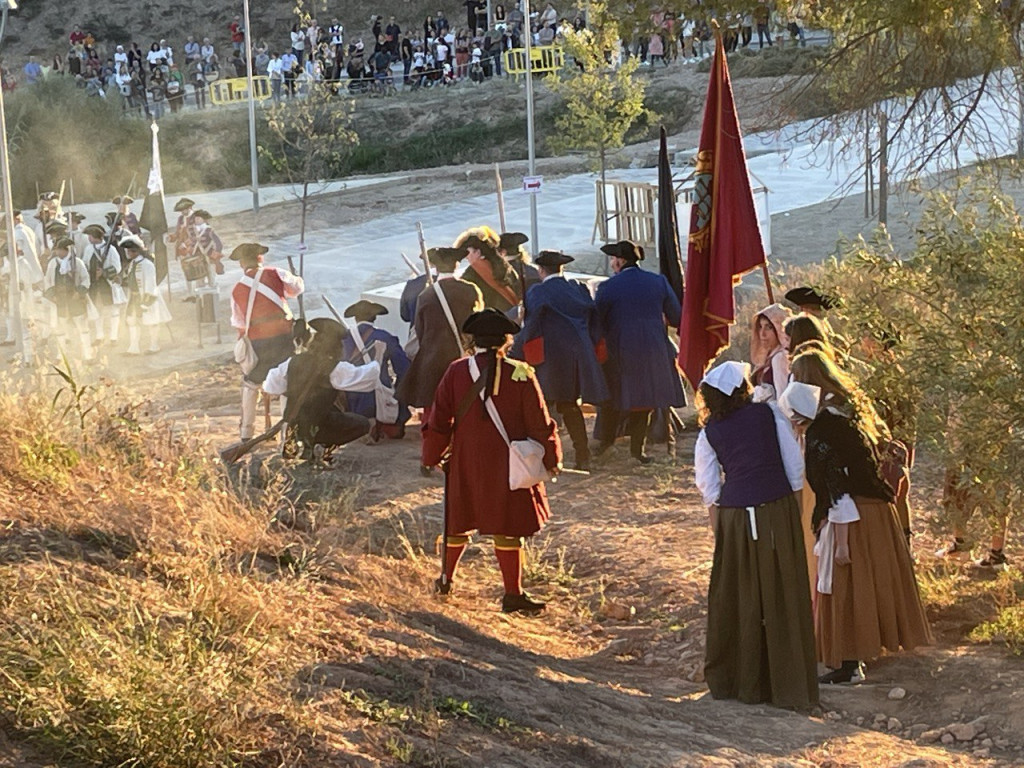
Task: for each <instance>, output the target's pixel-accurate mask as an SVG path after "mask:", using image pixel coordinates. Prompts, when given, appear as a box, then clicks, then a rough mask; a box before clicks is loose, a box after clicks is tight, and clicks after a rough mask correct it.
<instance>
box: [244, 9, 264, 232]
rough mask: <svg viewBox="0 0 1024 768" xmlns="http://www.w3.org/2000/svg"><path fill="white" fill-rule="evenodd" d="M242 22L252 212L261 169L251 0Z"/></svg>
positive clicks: (256, 205)
mask: <svg viewBox="0 0 1024 768" xmlns="http://www.w3.org/2000/svg"><path fill="white" fill-rule="evenodd" d="M242 13H243V18H242V23H243V24H245V79H246V89H247V92H248V95H249V98H248V99H247V100H246V101H247V102H248V107H249V175H250V177H251V185H252V212H253V213H259V212H260V169H259V154H258V150H257V149H256V96H255V94H254V93H253V88H255V85H256V84H255V82H254V81H253V76H252V33H251V32H250V27H249V0H243V3H242Z"/></svg>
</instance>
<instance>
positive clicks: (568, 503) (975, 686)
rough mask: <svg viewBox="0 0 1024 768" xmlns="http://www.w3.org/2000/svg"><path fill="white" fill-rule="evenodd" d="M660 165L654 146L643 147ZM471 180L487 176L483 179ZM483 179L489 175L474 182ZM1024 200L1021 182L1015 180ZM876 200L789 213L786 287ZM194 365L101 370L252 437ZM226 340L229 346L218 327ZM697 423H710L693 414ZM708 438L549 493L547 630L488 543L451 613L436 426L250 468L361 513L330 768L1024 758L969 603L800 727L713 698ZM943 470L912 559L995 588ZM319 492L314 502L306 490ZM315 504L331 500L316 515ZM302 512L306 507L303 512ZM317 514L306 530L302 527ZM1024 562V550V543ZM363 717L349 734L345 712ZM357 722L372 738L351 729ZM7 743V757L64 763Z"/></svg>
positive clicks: (323, 680)
mask: <svg viewBox="0 0 1024 768" xmlns="http://www.w3.org/2000/svg"><path fill="white" fill-rule="evenodd" d="M636 151H638V152H639V151H643V150H636ZM580 163H582V161H581V160H579V159H573V158H569V159H560V160H559V161H551V165H552V167H550V168H545V172H546V173H550V174H554V173H557V172H564V173H568V172H576V171H577V170H579V164H580ZM467 171H468V176H467ZM489 173H490V169H489V167H488V166H480V167H479V168H477V167H469V168H465V167H460V168H458V169H449V170H446V171H444V172H438V171H432V172H431V173H430V182H431V188H432V189H433V190H434V191H437V185H438V183H439V177H440V178H444V179H447V183H448V184H449V185H450V186H449V189H455V188H456V186H455V185H456V184H458V189H460V190H461V191H462V193H464V194H473V193H476V192H485V191H487V190H488V189H489V188H490V183H491V179H490V177H489ZM467 178H468V179H469V181H468V183H467ZM425 182H426V177H423V178H420V177H418V176H414V178H413V180H412V181H410V182H409V183H407V184H404V185H401V186H395V187H391V188H381V189H375V190H373V191H372V192H370V193H367V192H360V193H359V194H358V195H357V194H355V193H345V192H343V193H340V194H339V195H336V196H333V197H332V198H329V199H325V200H324V201H322V202H320V203H319V204H318V206H317V207H316V209H315V210H314V212H313V214H312V216H313V219H312V222H311V228H313V229H316V228H317V227H319V226H326V225H327V224H328V223H329V224H330V225H331V226H337V225H338V224H343V223H346V222H356V221H363V220H367V219H374V218H378V217H380V216H382V215H386V212H387V211H388V209H389V207H391V206H402V205H405V204H407V203H409V202H410V201H412V200H413V199H420V200H421V199H422V195H423V188H424V187H423V186H421V185H425ZM1007 189H1008V191H1011V192H1013V193H1014V194H1019V193H1020V188H1019V185H1007ZM904 208H905V210H906V211H907V214H906V216H904V214H903V213H896V214H894V215H893V218H892V221H893V222H894V224H893V225H892V226H891V230H892V232H893V236H894V238H896V240H897V241H898V242H902V243H906V242H909V234H910V233H911V232H912V221H913V216H914V215H916V212H919V210H920V202H919V198H917V197H916V196H907V198H906V201H905V205H903V203H902V202H901V204H900V205H899V206H897V211H902V210H903V209H904ZM295 215H296V212H295V208H294V206H291V207H289V206H278V207H271V208H267V209H265V210H264V211H263V212H262V213H261V214H260V217H259V221H258V222H256V221H254V220H253V219H252V217H251V216H250V215H248V214H239V215H236V216H232V217H225V219H223V220H222V221H221V222H220V226H221V227H223V230H222V234H224V235H225V236H226V239H229V238H230V237H231V236H232V235H234V234H236V233H242V232H251V231H256V230H258V231H259V232H261V233H264V232H265V233H267V234H268V235H277V234H281V233H283V232H284V231H286V230H287V228H289V227H290V226H291V222H293V221H294V218H295ZM871 226H872V225H871V222H867V223H865V221H864V219H863V212H862V201H861V200H860V199H858V198H849V199H847V200H845V201H843V202H842V203H841V204H839V205H838V206H833V205H832V204H823V205H820V206H814V207H812V208H808V209H803V210H800V211H794V212H792V213H791V214H789V215H788V216H779V217H776V219H775V221H774V222H773V230H774V248H775V252H776V254H777V259H776V261H777V266H775V267H773V269H775V270H777V272H778V273H779V275H781V277H780V282H784V281H785V277H784V274H785V270H786V268H787V267H788V266H792V265H799V264H806V263H812V262H816V261H819V260H821V259H822V258H823V257H825V256H827V255H828V254H829V253H831V251H832V249H833V247H834V243H835V239H836V237H837V235H838V234H839V233H842V234H844V235H847V236H852V235H855V234H857V233H858V232H868V231H869V230H870V228H871ZM172 331H173V334H174V336H175V338H176V339H179V340H186V339H187V342H178V343H176V344H175V345H174V346H175V349H174V351H173V352H167V353H164V354H161V355H158V356H154V357H143V358H124V357H121V356H118V355H108V356H107V359H106V361H105V363H104V364H103V365H101V366H98V367H96V368H92V369H89V370H88V371H86V372H85V373H84V376H85V378H86V379H88V380H91V381H94V382H109V381H110V380H116V381H118V383H117V384H116V385H115V384H109V386H111V387H115V388H123V389H124V390H125V395H124V396H128V397H131V398H139V399H141V398H145V399H148V400H149V401H150V402H151V404H152V408H151V409H150V410H151V413H152V414H153V415H154V417H157V416H159V417H160V418H164V419H170V420H171V421H172V422H173V423H174V424H175V425H176V426H177V427H178V429H180V430H182V431H188V432H190V433H193V434H196V435H199V436H200V437H201V438H203V439H204V440H205V441H207V442H208V447H209V450H210V451H211V453H213V452H215V450H216V449H217V448H218V447H224V446H226V445H227V444H229V443H231V442H232V441H233V439H234V435H235V433H236V429H237V427H236V423H237V413H238V404H237V400H238V396H237V380H238V375H237V370H236V369H235V367H234V366H233V365H232V364H230V363H229V362H228V360H227V357H226V351H227V348H228V346H229V344H228V342H229V339H230V334H229V333H228V332H227V330H226V328H225V332H224V343H222V344H221V345H219V346H218V345H215V344H213V339H212V338H208V341H207V345H206V348H205V349H203V350H199V349H198V348H197V347H196V346H195V344H194V338H195V337H194V326H193V325H192V322H191V321H190V320H189V319H185V318H181V319H178V320H177V321H176V322H175V324H174V325H173V326H172ZM207 336H208V337H210V332H209V331H208V332H207ZM691 415H692V414H691ZM687 421H688V424H689V425H690V426H689V427H688V429H687V431H686V432H685V433H684V435H683V436H682V438H681V440H680V443H679V445H678V450H677V456H676V457H670V456H668V455H667V453H666V452H665V448H664V446H661V447H654V448H653V450H652V453H653V455H655V456H656V458H657V461H656V463H654V464H652V465H650V466H647V467H639V466H636V465H635V464H634V463H633V462H631V461H630V459H629V457H628V453H627V451H626V449H625V446H619V447H617V448H616V449H615V450H614V451H613V452H612V453H611V454H610V455H609V456H608V457H607V458H605V459H603V460H601V461H600V462H599V463H598V464H597V466H596V468H595V471H594V473H593V474H592V475H591V476H590V477H581V476H569V475H567V476H563V477H562V478H560V479H559V481H558V482H557V483H556V484H553V485H552V486H551V487H550V489H549V492H550V495H551V502H552V510H553V520H552V523H551V525H550V526H548V527H547V528H546V529H545V531H544V532H542V533H541V534H540V535H538V536H537V537H536V538H535V540H534V541H533V542H532V543H531V545H530V557H529V560H530V562H529V565H528V567H527V569H526V584H527V587H528V588H529V589H530V590H531V591H532V592H534V593H535V594H537V595H539V596H542V597H543V598H546V599H548V600H550V605H549V609H548V611H547V613H546V614H545V615H544V616H543V617H541V618H519V617H508V616H505V615H503V614H501V613H500V612H499V610H498V600H499V597H500V590H501V588H500V578H499V575H498V571H497V568H496V564H495V562H494V560H493V557H492V555H491V554H490V552H489V549H490V547H489V545H487V544H486V543H481V542H476V543H475V544H474V546H473V547H471V549H470V552H469V553H468V555H467V557H466V559H465V565H464V567H463V568H462V570H461V571H460V575H459V577H458V581H457V585H456V590H455V593H454V594H453V595H452V596H451V597H449V598H439V597H437V596H435V595H433V594H432V592H431V589H430V585H431V582H432V580H433V578H434V576H435V575H436V573H435V571H436V565H435V557H434V554H433V552H434V542H435V538H436V537H437V535H438V534H439V532H440V527H441V498H442V489H441V482H440V479H439V478H438V477H437V476H433V477H428V478H423V477H421V476H420V474H419V473H418V472H417V469H416V468H417V465H418V459H417V456H418V434H417V430H415V429H410V430H409V431H408V434H407V435H406V437H405V439H403V440H400V441H384V442H381V443H377V444H368V443H362V442H360V443H357V444H353V445H351V446H348V447H346V448H345V449H344V450H343V451H341V452H340V454H339V456H338V458H337V460H336V462H335V466H334V468H333V469H331V470H329V471H323V472H317V471H314V470H312V469H310V468H309V467H307V466H305V465H301V464H288V463H283V462H282V461H281V460H280V458H279V457H277V456H276V454H275V451H274V450H273V447H272V446H264V447H263V448H261V449H260V450H258V451H256V452H255V453H254V454H253V455H252V456H251V457H250V458H249V459H247V461H246V463H245V465H244V466H245V468H246V470H247V471H248V472H249V473H250V475H252V476H265V475H267V474H278V473H285V474H287V475H288V476H289V477H290V478H291V482H292V489H291V491H290V492H289V494H288V499H289V500H290V501H287V502H286V500H283V504H285V506H288V507H289V508H291V509H295V510H298V511H299V512H302V510H304V509H305V508H306V506H307V504H308V502H309V498H308V494H309V493H311V492H312V491H313V489H319V491H318V492H323V490H324V489H327V492H328V493H330V494H336V495H339V496H345V495H349V496H351V497H352V498H353V504H352V513H351V514H350V515H348V516H346V517H343V518H336V519H332V518H330V517H328V518H325V519H315V520H305V523H304V527H306V528H308V529H309V531H308V537H309V542H310V547H311V548H313V549H315V550H316V551H317V552H318V553H319V554H320V556H321V557H322V558H323V563H325V565H322V566H321V567H322V568H323V570H324V573H323V574H322V579H323V582H324V585H325V586H324V588H325V589H330V590H331V591H332V592H331V593H332V595H334V596H336V599H337V604H338V614H339V616H342V617H344V621H345V623H346V625H347V630H348V631H350V632H352V633H354V635H352V636H353V637H355V638H356V639H353V640H352V641H351V645H350V647H344V648H338V649H337V650H336V652H335V653H333V654H328V655H327V656H324V655H323V654H322V653H319V652H314V651H313V650H312V649H311V652H310V662H309V666H308V668H306V669H304V670H301V671H297V675H296V685H297V686H300V685H301V688H302V690H303V691H304V695H306V696H308V697H309V700H310V701H311V702H313V703H315V704H316V705H317V706H320V707H322V708H323V709H324V711H327V712H338V713H340V712H347V713H348V717H347V718H345V719H344V721H343V723H344V725H342V724H339V725H338V728H337V731H336V732H333V733H331V734H330V738H329V740H328V746H323V747H321V753H320V755H319V758H320V762H319V764H321V765H338V766H341V765H357V766H377V765H381V766H383V765H399V764H415V765H435V766H440V765H446V766H463V765H464V766H470V765H486V766H524V768H525V767H526V766H529V767H530V768H535V767H539V766H552V767H553V768H554V767H555V766H559V767H561V766H575V765H579V766H594V767H603V766H608V767H612V766H615V767H618V766H623V767H626V766H628V767H630V768H632V767H634V766H635V767H636V768H640V767H641V766H705V765H709V766H710V765H722V766H733V765H750V766H753V765H758V766H760V765H770V766H811V765H816V766H833V767H835V768H838V767H839V766H851V767H852V766H915V767H923V766H933V765H934V766H939V765H963V766H968V765H1024V706H1022V705H1024V701H1022V696H1024V694H1022V691H1024V662H1022V660H1021V659H1020V658H1017V657H1014V656H1012V655H1011V654H1009V653H1008V652H1006V651H1005V650H1004V649H1003V648H1002V647H1000V646H996V645H993V646H986V645H980V644H975V643H971V642H968V641H967V640H965V636H966V632H967V631H968V630H969V629H970V628H971V627H973V626H975V625H976V624H977V623H979V622H980V621H981V620H983V619H984V618H986V616H987V615H988V614H986V610H988V608H990V606H987V605H985V604H981V603H979V602H978V601H972V600H970V599H969V597H968V596H969V594H970V589H968V590H965V592H964V595H965V597H962V598H960V599H951V600H949V601H945V602H942V601H940V602H938V603H936V604H935V605H933V606H932V607H931V608H930V609H929V618H930V619H931V621H932V623H933V626H934V628H935V630H936V636H937V641H936V645H935V646H934V647H932V648H928V649H923V650H921V651H919V652H916V653H913V654H899V655H889V656H885V657H883V658H881V659H879V660H877V661H875V662H873V663H871V664H869V669H868V675H869V677H868V682H867V683H865V684H863V685H860V686H857V687H852V688H828V689H824V690H823V691H822V707H821V709H820V711H815V712H813V713H792V712H786V711H781V710H777V709H773V708H771V707H764V706H744V705H741V704H737V703H734V702H722V701H714V700H712V699H711V697H710V695H709V694H708V691H707V689H706V687H705V686H704V684H703V679H702V665H703V646H704V624H705V612H706V592H707V582H708V577H709V574H710V558H711V551H712V545H713V542H712V538H711V535H710V532H709V530H708V527H707V524H706V516H705V512H704V511H703V510H702V509H701V504H700V498H699V495H698V494H697V492H696V490H695V488H694V485H693V467H692V454H693V440H694V438H695V429H694V428H693V426H692V418H689V419H688V420H687ZM939 488H940V476H939V472H938V469H937V468H936V467H935V466H933V465H932V464H930V463H929V461H928V457H927V456H924V457H923V458H922V460H921V462H920V464H919V466H918V468H917V470H916V476H915V487H914V492H913V496H912V501H913V505H914V509H915V513H916V520H915V529H916V530H917V531H918V535H917V536H916V537H915V540H914V550H915V553H916V554H917V556H918V574H919V578H920V579H922V581H923V582H928V583H932V582H933V581H934V580H936V579H938V578H940V577H944V576H948V575H949V574H951V573H952V574H954V575H955V576H956V577H957V578H959V579H960V580H961V582H962V583H966V584H968V585H970V584H980V583H982V582H983V580H984V579H986V578H988V577H986V576H985V575H983V574H979V573H977V572H975V571H973V570H971V569H968V568H962V569H961V568H960V567H959V566H949V565H947V564H945V563H939V562H937V561H936V560H935V559H934V558H933V557H932V556H930V554H929V553H931V552H933V551H934V550H935V549H936V547H937V546H938V545H939V543H941V540H942V537H943V532H942V531H941V529H940V528H939V527H938V526H937V524H936V523H935V522H934V512H935V511H936V510H937V509H938V496H939ZM304 493H305V494H307V495H306V496H304ZM310 508H311V509H312V508H313V507H312V506H310ZM299 517H300V518H301V515H299ZM302 519H304V518H302ZM1008 551H1009V552H1010V557H1011V559H1013V558H1014V553H1015V552H1019V542H1018V541H1017V540H1011V542H1010V545H1009V550H1008ZM356 690H358V691H361V692H362V693H361V695H365V696H366V697H369V699H370V700H374V701H384V700H390V701H396V700H420V699H432V700H433V699H436V698H437V697H438V696H441V697H444V696H451V697H453V698H454V699H457V700H464V701H471V702H473V706H474V707H476V712H477V713H478V716H477V717H476V718H475V719H472V718H471V720H472V722H466V721H465V720H460V721H459V722H460V723H463V724H462V725H459V726H458V727H451V728H437V729H427V730H424V729H417V728H408V727H404V726H400V725H395V724H393V723H381V722H380V721H379V720H378V719H375V718H372V717H369V716H367V717H365V718H363V719H362V720H360V719H359V717H358V715H356V716H353V715H352V712H351V711H350V710H349V709H347V707H349V705H348V704H346V703H345V700H344V699H342V698H340V696H341V694H342V693H343V692H345V691H356ZM339 722H341V721H339ZM353 723H354V724H353ZM43 764H45V761H41V760H34V759H33V756H32V755H31V754H30V753H27V752H26V751H25V747H24V746H23V745H19V744H15V743H10V742H7V741H6V740H5V737H4V736H3V733H2V728H0V766H3V767H4V768H6V766H16V765H18V766H24V765H43Z"/></svg>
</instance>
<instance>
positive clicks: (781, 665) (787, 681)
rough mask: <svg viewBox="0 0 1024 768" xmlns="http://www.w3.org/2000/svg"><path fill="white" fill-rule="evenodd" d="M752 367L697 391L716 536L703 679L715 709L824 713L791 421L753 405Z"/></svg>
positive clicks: (700, 459) (701, 454)
mask: <svg viewBox="0 0 1024 768" xmlns="http://www.w3.org/2000/svg"><path fill="white" fill-rule="evenodd" d="M749 375H750V367H749V366H748V365H746V364H745V363H736V362H728V363H723V364H722V365H719V366H717V367H716V368H713V369H712V370H710V371H709V372H708V373H707V375H706V376H705V377H704V380H703V381H702V382H701V383H700V386H699V387H698V394H699V402H700V405H701V423H702V426H703V429H702V430H701V432H700V435H699V436H698V437H697V444H696V447H695V451H694V466H695V469H696V474H697V487H698V488H699V489H700V491H701V493H702V494H703V497H704V503H705V504H706V505H707V507H708V512H709V514H710V518H711V528H712V531H713V532H714V535H715V554H714V561H713V563H712V568H711V584H710V586H709V588H708V634H707V650H706V655H705V663H704V676H705V679H706V680H707V683H708V687H709V688H710V689H711V695H712V696H714V697H715V698H716V699H738V700H740V701H743V702H746V703H748V704H757V703H761V702H767V703H770V704H773V705H775V706H778V707H788V708H796V709H807V708H810V707H812V706H814V705H816V704H817V703H818V681H817V668H816V664H815V655H814V627H813V623H812V619H811V600H810V594H809V592H808V589H807V561H806V559H805V556H804V538H803V537H804V533H803V531H802V530H801V528H800V500H799V495H798V493H799V491H800V489H801V487H802V486H803V470H804V464H803V458H802V456H801V453H800V448H799V446H798V445H797V441H796V438H795V437H794V435H793V430H792V428H791V427H790V424H789V421H788V420H787V419H786V417H785V416H783V415H782V414H781V413H780V412H779V410H778V409H777V408H776V407H775V406H774V405H769V404H767V403H754V402H752V400H751V395H752V387H751V384H750V379H749Z"/></svg>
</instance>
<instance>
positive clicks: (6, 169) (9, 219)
mask: <svg viewBox="0 0 1024 768" xmlns="http://www.w3.org/2000/svg"><path fill="white" fill-rule="evenodd" d="M6 15H7V14H6V11H5V13H4V16H6ZM0 173H2V174H3V177H4V179H3V199H4V218H5V220H6V221H5V224H6V225H7V261H8V262H9V263H10V265H11V268H10V281H11V284H10V299H9V303H8V316H7V322H8V323H9V324H10V325H11V326H13V328H8V331H9V333H8V336H12V337H13V338H14V344H15V347H14V349H15V353H16V354H17V355H20V356H21V360H22V362H28V360H29V357H30V356H31V354H32V347H31V339H30V337H29V336H28V334H26V333H25V332H24V327H23V325H22V316H21V287H20V285H19V283H20V282H21V277H20V276H19V275H18V245H17V243H16V242H15V238H14V200H13V195H12V194H11V163H10V158H9V156H8V154H7V116H6V114H5V112H4V94H3V89H2V88H0ZM26 279H27V278H26ZM11 331H13V332H11Z"/></svg>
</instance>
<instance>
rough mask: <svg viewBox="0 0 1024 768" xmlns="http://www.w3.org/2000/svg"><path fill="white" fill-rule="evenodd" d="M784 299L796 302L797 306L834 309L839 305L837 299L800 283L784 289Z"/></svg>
mask: <svg viewBox="0 0 1024 768" xmlns="http://www.w3.org/2000/svg"><path fill="white" fill-rule="evenodd" d="M786 301H789V302H791V303H793V304H796V305H797V306H798V307H821V308H822V309H835V308H836V307H838V306H839V299H838V298H836V297H835V296H830V295H829V294H827V293H822V292H821V291H818V290H816V289H814V288H812V287H811V286H809V285H801V286H800V287H798V288H792V289H791V290H788V291H786Z"/></svg>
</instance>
